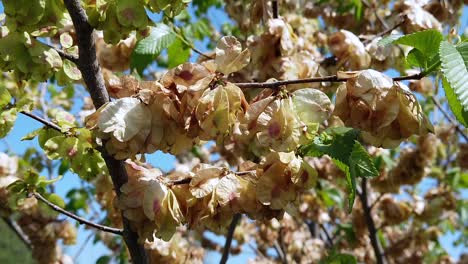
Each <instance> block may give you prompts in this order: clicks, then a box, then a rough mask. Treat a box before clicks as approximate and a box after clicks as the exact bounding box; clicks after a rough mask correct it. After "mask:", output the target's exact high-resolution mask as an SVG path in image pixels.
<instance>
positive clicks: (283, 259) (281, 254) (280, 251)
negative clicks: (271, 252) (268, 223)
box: [273, 240, 288, 264]
mask: <svg viewBox="0 0 468 264" xmlns="http://www.w3.org/2000/svg"><path fill="white" fill-rule="evenodd" d="M273 248H274V249H275V251H276V254H278V257H279V258H280V260H281V263H283V264H287V263H288V260H287V259H286V256H285V255H284V252H283V249H282V248H281V246H280V244H279V242H278V240H275V242H273Z"/></svg>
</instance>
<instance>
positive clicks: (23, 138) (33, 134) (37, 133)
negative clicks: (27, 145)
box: [21, 127, 42, 141]
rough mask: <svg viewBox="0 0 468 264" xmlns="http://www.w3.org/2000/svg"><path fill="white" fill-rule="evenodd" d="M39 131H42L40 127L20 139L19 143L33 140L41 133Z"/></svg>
mask: <svg viewBox="0 0 468 264" xmlns="http://www.w3.org/2000/svg"><path fill="white" fill-rule="evenodd" d="M41 131H42V127H41V128H39V129H36V130H34V131H32V132H29V133H28V134H27V135H26V136H24V137H22V138H21V141H24V140H33V139H34V138H35V137H37V136H38V135H39V133H41Z"/></svg>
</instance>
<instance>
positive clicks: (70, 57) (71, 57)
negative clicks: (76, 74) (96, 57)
mask: <svg viewBox="0 0 468 264" xmlns="http://www.w3.org/2000/svg"><path fill="white" fill-rule="evenodd" d="M50 47H51V48H53V49H54V50H55V51H56V52H57V53H58V54H59V55H60V57H62V59H67V60H69V61H71V62H73V63H75V64H78V56H75V55H72V54H68V53H66V52H65V51H63V50H61V49H58V48H56V47H52V46H50Z"/></svg>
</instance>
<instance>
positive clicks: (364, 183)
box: [357, 178, 385, 264]
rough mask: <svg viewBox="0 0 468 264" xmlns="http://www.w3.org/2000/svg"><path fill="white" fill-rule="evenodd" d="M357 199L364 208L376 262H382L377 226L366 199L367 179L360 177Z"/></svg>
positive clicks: (382, 263) (380, 263)
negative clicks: (359, 189)
mask: <svg viewBox="0 0 468 264" xmlns="http://www.w3.org/2000/svg"><path fill="white" fill-rule="evenodd" d="M357 194H358V196H359V199H360V200H361V204H362V208H363V210H364V218H365V219H366V224H367V230H368V231H369V238H370V241H371V244H372V248H374V255H375V259H376V263H377V264H384V263H385V262H384V258H383V255H382V250H381V248H380V245H379V240H378V239H377V228H376V227H375V223H374V220H373V219H372V214H371V209H370V207H369V203H368V201H367V179H366V178H363V179H362V184H361V192H358V193H357Z"/></svg>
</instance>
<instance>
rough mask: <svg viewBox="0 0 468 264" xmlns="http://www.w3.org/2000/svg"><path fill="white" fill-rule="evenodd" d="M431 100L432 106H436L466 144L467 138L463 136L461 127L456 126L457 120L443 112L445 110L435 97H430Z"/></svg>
mask: <svg viewBox="0 0 468 264" xmlns="http://www.w3.org/2000/svg"><path fill="white" fill-rule="evenodd" d="M431 99H432V101H433V102H434V104H435V105H436V106H437V108H438V109H439V110H440V112H442V114H443V115H444V116H445V118H447V120H448V121H449V122H450V123H451V124H452V125H454V126H455V129H456V130H457V132H458V133H459V134H460V136H462V137H463V138H464V139H465V141H466V142H468V136H467V135H466V134H465V132H464V131H463V129H462V128H461V126H460V125H459V124H458V122H457V120H454V119H453V118H452V117H451V116H450V115H449V113H447V111H445V109H444V108H443V107H442V105H441V104H440V102H439V100H437V98H435V96H433V95H431Z"/></svg>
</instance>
